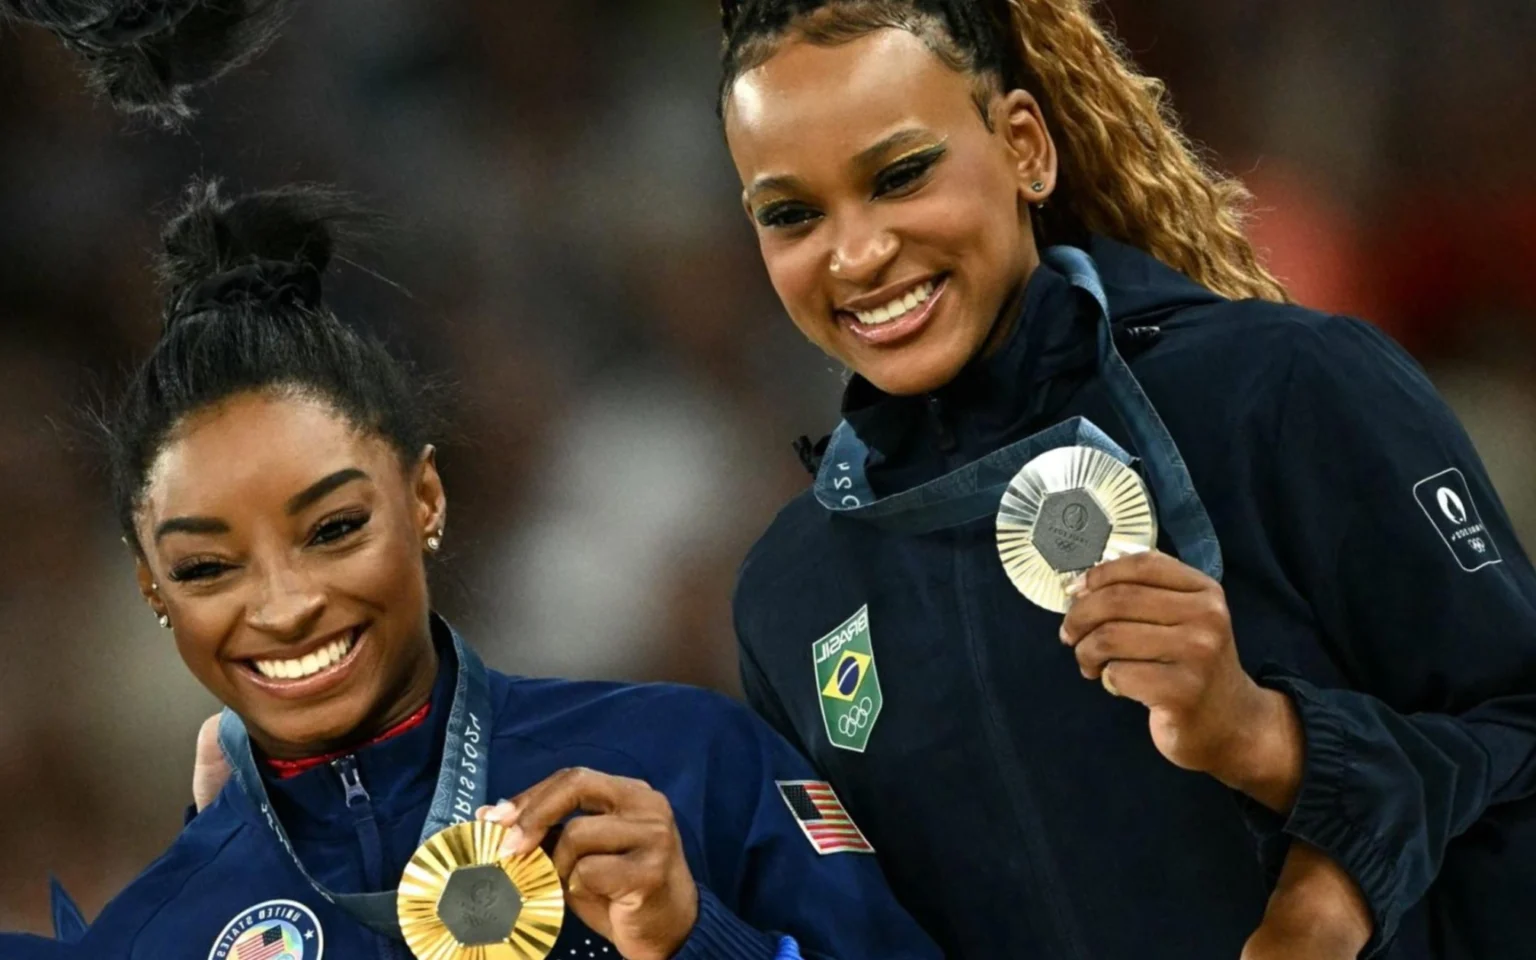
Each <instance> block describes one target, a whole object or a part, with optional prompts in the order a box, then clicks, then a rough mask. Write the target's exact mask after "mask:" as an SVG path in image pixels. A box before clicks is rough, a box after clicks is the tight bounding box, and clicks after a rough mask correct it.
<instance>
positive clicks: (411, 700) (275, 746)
mask: <svg viewBox="0 0 1536 960" xmlns="http://www.w3.org/2000/svg"><path fill="white" fill-rule="evenodd" d="M424 646H425V653H424V654H423V656H422V657H421V660H422V662H421V663H419V664H417V666H416V668H415V669H413V670H411V671H410V672H409V673H407V674H406V679H405V681H404V682H403V683H401V684H400V685H399V688H398V690H394V691H390V692H389V693H388V694H387V695H386V696H384V697H381V698H380V700H379V704H378V706H376V707H375V708H374V709H373V710H371V711H370V712H369V713H367V714H366V715H365V716H364V717H363V720H362V722H360V723H358V724H357V725H355V726H354V727H353V728H352V729H351V730H349V731H347V732H346V733H345V734H342V735H340V736H336V737H325V738H322V739H318V740H311V741H307V742H305V743H289V742H286V741H281V740H276V739H274V738H272V737H269V736H267V735H266V734H265V733H262V732H260V731H258V730H256V729H254V728H248V729H249V733H250V737H251V742H252V743H254V744H255V745H256V746H257V747H259V748H260V749H261V752H262V754H263V755H265V756H266V757H267V759H269V760H282V761H292V760H305V759H309V758H313V757H319V756H325V755H328V754H341V753H350V752H351V751H353V750H355V749H357V748H359V747H361V746H363V745H365V744H367V743H369V742H371V741H374V740H377V739H380V738H381V737H384V736H385V735H386V734H387V733H388V732H389V731H391V730H394V728H396V727H399V726H400V725H402V724H404V723H405V722H406V721H408V720H410V719H411V718H412V716H413V715H415V714H416V713H417V712H419V711H420V710H421V709H422V708H423V707H425V706H426V705H427V704H428V703H429V702H431V700H432V686H433V684H434V683H436V681H437V669H438V657H437V648H436V647H434V646H433V645H432V643H431V641H430V640H428V641H427V642H426V643H425V644H424Z"/></svg>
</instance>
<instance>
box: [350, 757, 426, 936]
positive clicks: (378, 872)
mask: <svg viewBox="0 0 1536 960" xmlns="http://www.w3.org/2000/svg"><path fill="white" fill-rule="evenodd" d="M331 768H332V769H333V770H335V771H336V776H338V777H340V778H341V787H342V789H343V790H345V791H346V796H347V811H348V812H349V813H351V814H352V829H353V831H354V832H355V833H356V834H357V845H358V847H359V848H361V850H362V853H363V881H364V883H366V884H367V886H368V889H369V890H383V889H384V887H385V880H384V841H383V839H382V838H381V837H380V836H379V821H378V818H377V817H375V816H374V811H373V798H372V797H371V796H369V795H368V789H367V788H366V787H364V786H363V774H362V771H361V770H359V769H358V767H357V758H356V757H352V756H347V757H342V758H341V759H340V760H333V761H331ZM377 943H378V945H379V960H410V954H409V953H407V952H406V949H405V944H403V943H398V942H396V941H394V940H391V939H390V938H388V937H385V936H379V937H378V939H377Z"/></svg>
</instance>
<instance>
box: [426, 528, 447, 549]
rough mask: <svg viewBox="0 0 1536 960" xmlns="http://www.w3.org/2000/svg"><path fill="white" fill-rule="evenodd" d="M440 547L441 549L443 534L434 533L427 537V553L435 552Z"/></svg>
mask: <svg viewBox="0 0 1536 960" xmlns="http://www.w3.org/2000/svg"><path fill="white" fill-rule="evenodd" d="M441 549H443V535H442V534H441V533H434V534H432V535H431V536H429V537H427V552H428V553H436V552H437V551H439V550H441Z"/></svg>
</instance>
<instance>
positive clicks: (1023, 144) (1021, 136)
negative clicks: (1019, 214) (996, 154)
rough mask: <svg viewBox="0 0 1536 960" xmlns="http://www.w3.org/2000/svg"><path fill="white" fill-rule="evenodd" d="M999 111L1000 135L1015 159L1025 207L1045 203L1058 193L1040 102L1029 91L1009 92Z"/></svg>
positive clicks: (1052, 144) (1050, 141)
mask: <svg viewBox="0 0 1536 960" xmlns="http://www.w3.org/2000/svg"><path fill="white" fill-rule="evenodd" d="M996 110H997V113H996V114H995V116H996V118H997V119H996V124H997V133H998V135H999V136H1001V137H1002V138H1003V140H1004V142H1005V143H1006V144H1007V145H1008V150H1009V152H1010V153H1011V155H1012V157H1013V163H1014V172H1015V176H1016V179H1017V181H1018V186H1019V194H1020V197H1021V198H1022V199H1023V200H1024V202H1025V203H1026V204H1031V205H1038V204H1041V203H1044V202H1045V201H1046V200H1047V199H1049V197H1050V196H1051V194H1052V193H1053V192H1055V190H1056V174H1057V159H1056V143H1055V141H1054V140H1053V139H1052V138H1051V132H1050V130H1048V129H1047V128H1046V125H1045V113H1044V111H1043V110H1042V109H1041V107H1040V101H1038V100H1036V99H1035V97H1034V94H1031V93H1030V92H1029V91H1028V90H1010V91H1008V92H1007V93H1005V94H1003V95H1002V96H1001V97H1000V98H999V102H998V103H997V105H996ZM1037 185H1038V186H1039V187H1040V188H1041V189H1038V190H1037V189H1036V186H1037Z"/></svg>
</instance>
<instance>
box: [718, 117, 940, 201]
mask: <svg viewBox="0 0 1536 960" xmlns="http://www.w3.org/2000/svg"><path fill="white" fill-rule="evenodd" d="M931 139H932V134H930V133H928V132H927V131H926V130H919V129H917V128H915V127H908V128H907V129H905V130H897V131H896V132H895V133H893V134H891V135H890V136H887V137H884V138H882V139H881V140H880V141H879V142H877V143H874V144H871V145H870V146H867V147H865V148H864V149H863V150H860V151H859V152H858V153H857V154H855V155H854V158H853V165H854V166H855V167H860V168H867V167H871V166H873V165H874V164H875V162H876V161H878V160H879V159H880V158H881V157H883V156H885V155H886V154H888V153H890V152H891V151H893V150H899V149H901V148H902V147H909V146H914V145H916V144H918V143H923V142H925V141H928V140H931ZM799 185H800V178H799V177H793V176H788V175H780V176H773V177H761V178H759V179H757V180H754V181H752V186H751V187H750V188H749V189H748V190H747V192H746V194H745V195H744V196H743V197H742V201H743V202H744V203H747V204H749V205H750V204H751V203H752V198H753V197H755V196H757V195H758V194H760V193H763V192H765V191H769V190H783V191H785V192H792V191H793V190H794V188H795V187H797V186H799Z"/></svg>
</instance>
